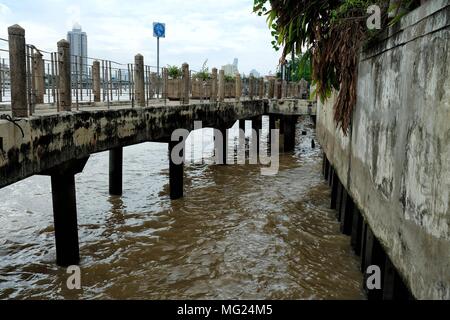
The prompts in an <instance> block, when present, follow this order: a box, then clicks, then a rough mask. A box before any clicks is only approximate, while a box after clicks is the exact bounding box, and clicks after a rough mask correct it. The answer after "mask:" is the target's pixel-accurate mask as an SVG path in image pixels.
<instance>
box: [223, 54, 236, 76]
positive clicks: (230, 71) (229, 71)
mask: <svg viewBox="0 0 450 320" xmlns="http://www.w3.org/2000/svg"><path fill="white" fill-rule="evenodd" d="M238 64H239V60H238V59H237V58H234V61H233V64H226V65H224V66H222V70H223V71H224V72H225V75H228V76H234V75H235V74H236V73H239V69H238Z"/></svg>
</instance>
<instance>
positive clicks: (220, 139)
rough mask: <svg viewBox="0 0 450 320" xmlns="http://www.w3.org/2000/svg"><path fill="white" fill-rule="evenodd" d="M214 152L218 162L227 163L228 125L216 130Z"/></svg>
mask: <svg viewBox="0 0 450 320" xmlns="http://www.w3.org/2000/svg"><path fill="white" fill-rule="evenodd" d="M214 153H215V156H216V162H217V164H220V165H226V164H227V157H228V130H227V128H226V127H220V128H216V129H215V130H214Z"/></svg>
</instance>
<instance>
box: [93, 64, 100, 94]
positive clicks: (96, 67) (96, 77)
mask: <svg viewBox="0 0 450 320" xmlns="http://www.w3.org/2000/svg"><path fill="white" fill-rule="evenodd" d="M100 87H101V85H100V61H97V60H95V61H94V62H93V63H92V92H93V94H94V102H100Z"/></svg>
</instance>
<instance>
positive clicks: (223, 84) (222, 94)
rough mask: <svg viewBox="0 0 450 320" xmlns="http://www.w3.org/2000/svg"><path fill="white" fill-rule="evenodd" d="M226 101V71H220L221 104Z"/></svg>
mask: <svg viewBox="0 0 450 320" xmlns="http://www.w3.org/2000/svg"><path fill="white" fill-rule="evenodd" d="M224 101H225V71H224V70H220V71H219V102H224Z"/></svg>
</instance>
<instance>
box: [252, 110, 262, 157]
mask: <svg viewBox="0 0 450 320" xmlns="http://www.w3.org/2000/svg"><path fill="white" fill-rule="evenodd" d="M261 128H262V118H261V116H257V117H254V118H252V129H253V130H255V134H256V135H253V136H252V143H253V144H255V145H256V151H257V152H258V154H259V143H260V139H261V137H260V132H259V130H261Z"/></svg>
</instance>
